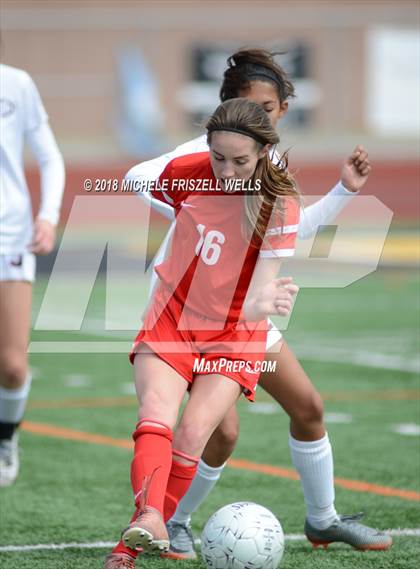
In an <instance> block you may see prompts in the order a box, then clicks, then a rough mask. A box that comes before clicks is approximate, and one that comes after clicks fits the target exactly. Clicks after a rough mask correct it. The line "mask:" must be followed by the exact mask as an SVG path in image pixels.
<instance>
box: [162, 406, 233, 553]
mask: <svg viewBox="0 0 420 569" xmlns="http://www.w3.org/2000/svg"><path fill="white" fill-rule="evenodd" d="M238 436H239V418H238V413H237V411H236V405H233V406H232V407H231V408H230V409H229V411H228V412H227V414H226V415H225V417H224V418H223V419H222V421H221V423H220V425H218V426H217V428H216V430H215V431H214V432H213V434H212V435H211V437H210V439H209V441H208V443H207V445H206V448H205V449H204V452H203V455H202V457H201V459H200V462H199V463H198V468H197V473H196V475H195V477H194V480H193V481H192V484H191V486H190V487H189V489H188V491H187V492H186V494H185V495H184V497H183V498H182V500H181V501H180V502H179V504H178V507H177V509H176V511H175V513H174V515H173V516H172V518H171V519H170V520H169V521H168V523H167V524H166V527H167V528H168V533H169V537H170V541H171V545H170V550H169V551H170V552H172V553H173V554H174V556H176V558H177V559H180V558H181V559H195V558H196V557H197V554H196V552H195V549H194V537H193V535H192V532H191V526H190V521H191V515H192V514H193V513H194V512H195V511H196V510H197V508H199V506H200V505H201V504H202V502H204V500H205V499H206V498H207V496H208V495H209V494H210V492H211V491H212V489H213V487H214V486H215V484H216V483H217V481H218V480H219V478H220V475H221V473H222V471H223V469H224V467H225V464H226V461H227V459H228V458H229V457H230V455H231V454H232V452H233V449H234V448H235V444H236V441H237V439H238Z"/></svg>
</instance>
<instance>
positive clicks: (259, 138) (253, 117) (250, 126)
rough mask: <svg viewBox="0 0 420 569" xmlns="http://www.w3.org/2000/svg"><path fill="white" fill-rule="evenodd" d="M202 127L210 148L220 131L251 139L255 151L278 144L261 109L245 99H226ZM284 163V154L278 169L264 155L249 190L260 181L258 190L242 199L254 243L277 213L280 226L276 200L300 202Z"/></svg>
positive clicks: (281, 209)
mask: <svg viewBox="0 0 420 569" xmlns="http://www.w3.org/2000/svg"><path fill="white" fill-rule="evenodd" d="M205 126H206V129H207V142H208V144H209V146H211V136H212V133H213V132H215V131H223V130H227V131H233V132H237V133H240V134H244V135H245V136H249V137H250V138H253V139H254V140H255V142H256V145H257V149H258V150H261V149H262V148H263V147H264V146H266V145H270V146H274V145H276V144H277V143H278V142H279V136H278V134H277V132H276V130H275V129H274V128H273V126H272V125H271V122H270V119H269V118H268V115H267V113H266V112H265V111H264V109H263V108H262V107H261V106H260V105H258V104H257V103H254V102H252V101H249V100H248V99H244V98H236V99H229V100H227V101H225V102H224V103H222V104H221V105H219V106H218V107H217V109H216V110H215V111H214V113H213V114H212V116H211V117H210V118H209V120H208V121H207V123H206V125H205ZM287 163H288V162H287V153H285V154H283V156H282V157H281V159H280V161H279V164H278V165H277V164H274V163H273V162H272V161H271V159H270V157H269V155H268V154H265V155H264V156H263V157H262V158H260V159H259V161H258V163H257V166H256V168H255V171H254V174H253V175H252V178H251V182H252V184H251V186H252V187H255V181H256V180H261V187H260V190H259V191H258V192H253V193H252V194H251V195H249V194H247V195H246V196H245V220H246V225H245V227H246V231H247V233H248V234H249V233H250V232H251V233H252V240H253V242H254V243H255V241H258V240H262V239H264V235H265V231H266V228H267V225H268V223H269V220H270V217H271V215H272V214H273V213H274V212H275V211H276V210H277V212H278V213H279V214H280V217H281V220H282V223H283V221H284V213H285V207H284V203H283V201H284V200H282V199H279V198H284V197H286V196H290V197H292V198H295V199H299V192H298V190H297V187H296V183H295V180H294V178H293V176H292V175H291V174H290V173H289V172H288V170H287Z"/></svg>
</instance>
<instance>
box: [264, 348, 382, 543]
mask: <svg viewBox="0 0 420 569" xmlns="http://www.w3.org/2000/svg"><path fill="white" fill-rule="evenodd" d="M267 359H270V360H271V361H275V362H276V371H275V373H264V374H261V377H260V381H259V384H260V386H261V387H262V388H263V389H264V390H265V391H267V393H269V394H270V395H271V396H272V397H273V398H274V399H275V400H276V401H277V402H278V403H279V404H280V405H281V406H282V407H283V408H284V410H285V411H286V412H287V414H288V415H289V417H290V436H289V446H290V451H291V455H292V461H293V464H294V466H295V468H296V470H297V471H298V472H299V475H300V479H301V483H302V488H303V493H304V497H305V504H306V509H307V518H306V522H305V533H306V535H307V536H308V538H309V539H310V541H312V542H313V543H314V544H328V543H330V542H332V541H342V542H345V543H348V544H350V545H352V546H353V547H356V548H358V549H388V548H389V547H390V545H391V544H392V539H391V538H390V537H389V536H387V535H385V534H384V533H382V532H378V531H377V530H374V529H371V528H369V527H368V526H365V525H362V524H360V523H357V519H359V518H357V517H356V518H355V517H354V516H342V517H341V516H338V515H337V512H336V510H335V507H334V498H335V493H334V467H333V455H332V449H331V444H330V442H329V439H328V435H327V433H326V430H325V425H324V421H323V403H322V399H321V396H320V394H319V393H318V392H317V391H316V389H315V387H314V386H313V384H312V382H311V380H310V379H309V377H308V376H307V375H306V373H305V371H304V370H303V368H302V366H301V365H300V363H299V362H298V360H297V359H296V357H295V355H294V354H293V352H292V351H291V350H290V348H289V347H288V346H287V344H286V343H285V342H283V344H282V345H281V346H279V345H278V344H277V345H276V346H274V347H273V348H272V349H271V350H270V352H269V353H268V354H267Z"/></svg>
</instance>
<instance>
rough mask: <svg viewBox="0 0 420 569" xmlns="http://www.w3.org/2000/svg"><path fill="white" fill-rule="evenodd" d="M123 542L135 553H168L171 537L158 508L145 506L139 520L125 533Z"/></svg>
mask: <svg viewBox="0 0 420 569" xmlns="http://www.w3.org/2000/svg"><path fill="white" fill-rule="evenodd" d="M121 541H122V542H123V543H124V545H125V546H126V547H129V548H130V549H134V550H135V551H142V550H144V551H145V552H146V553H149V552H157V553H159V552H160V553H164V552H166V551H168V549H169V536H168V531H167V529H166V526H165V522H164V521H163V518H162V514H161V513H160V512H159V511H158V510H156V508H152V507H151V506H145V507H144V509H143V510H142V511H141V512H140V513H139V515H138V516H137V519H136V520H135V521H134V522H132V523H131V524H130V525H129V526H128V527H127V528H126V529H125V530H124V531H123V533H122V535H121Z"/></svg>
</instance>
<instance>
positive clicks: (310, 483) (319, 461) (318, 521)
mask: <svg viewBox="0 0 420 569" xmlns="http://www.w3.org/2000/svg"><path fill="white" fill-rule="evenodd" d="M289 446H290V451H291V454H292V461H293V464H294V466H295V468H296V470H297V471H298V473H299V475H300V479H301V483H302V488H303V493H304V496H305V503H306V508H307V519H308V522H309V523H310V524H311V525H312V526H313V527H315V528H318V529H325V528H327V527H328V526H330V525H331V524H332V523H333V521H334V520H335V519H336V517H337V512H336V510H335V508H334V498H335V493H334V468H333V458H332V450H331V445H330V441H329V439H328V435H327V434H326V435H325V437H323V438H322V439H320V440H319V441H310V442H305V441H298V440H296V439H294V438H293V437H292V436H291V435H289ZM224 467H225V465H222V466H219V467H217V468H213V467H211V466H208V465H207V464H206V463H205V462H203V461H202V460H200V462H199V463H198V469H197V473H196V475H195V477H194V480H193V481H192V484H191V486H190V487H189V489H188V492H187V493H186V494H185V496H184V497H183V498H182V500H181V501H180V502H179V504H178V507H177V509H176V512H175V514H174V515H173V516H172V518H171V520H172V521H174V522H178V523H189V522H190V519H191V514H193V513H194V512H195V510H196V509H197V508H198V507H199V506H200V505H201V503H202V502H204V500H205V499H206V498H207V496H208V495H209V494H210V492H211V490H212V489H213V487H214V486H215V484H216V482H217V481H218V480H219V478H220V475H221V473H222V471H223V469H224Z"/></svg>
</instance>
